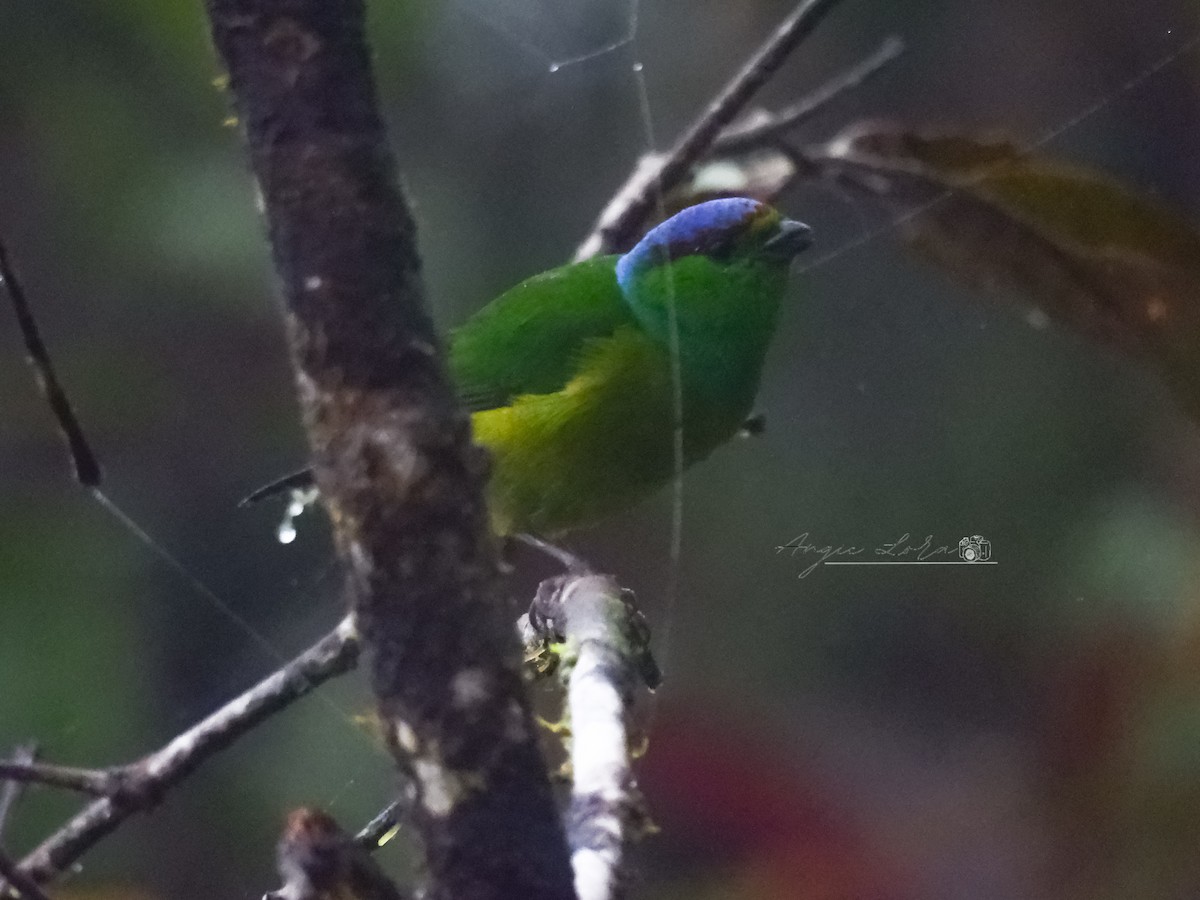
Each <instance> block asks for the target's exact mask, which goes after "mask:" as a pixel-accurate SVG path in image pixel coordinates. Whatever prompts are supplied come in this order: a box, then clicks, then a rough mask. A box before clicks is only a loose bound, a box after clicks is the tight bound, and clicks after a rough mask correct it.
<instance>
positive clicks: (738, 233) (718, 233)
mask: <svg viewBox="0 0 1200 900" xmlns="http://www.w3.org/2000/svg"><path fill="white" fill-rule="evenodd" d="M778 216H779V214H778V213H776V212H775V211H774V210H773V209H772V208H771V207H769V206H767V205H766V204H765V203H760V202H758V201H757V200H749V199H747V198H745V197H733V198H730V199H723V200H709V201H707V202H705V203H698V204H696V205H695V206H689V207H688V208H687V209H685V210H683V211H681V212H678V213H676V214H675V215H673V216H671V218H669V219H667V220H666V221H665V222H663V223H661V224H660V225H657V226H655V227H654V228H652V229H651V230H650V231H649V232H647V234H646V236H645V237H644V238H642V239H641V240H640V241H639V242H638V243H637V246H635V247H634V248H633V249H632V250H630V251H629V252H628V253H626V254H625V255H624V256H622V257H621V258H620V259H619V260H618V261H617V283H618V284H620V286H621V289H622V290H623V291H626V292H628V291H629V288H630V283H631V280H632V279H633V278H634V277H635V276H636V275H637V273H638V272H639V271H641V270H643V269H646V268H649V267H651V266H656V265H661V264H662V263H665V262H668V261H670V260H674V259H679V258H680V257H683V256H693V255H699V254H706V255H712V256H717V255H722V254H725V253H729V252H732V251H733V250H734V249H735V247H736V245H737V244H738V243H739V239H740V238H742V237H743V236H744V235H745V234H746V233H747V231H748V230H749V231H752V230H755V229H756V226H760V225H766V224H767V222H768V221H769V220H770V218H771V217H774V218H776V219H777V218H778Z"/></svg>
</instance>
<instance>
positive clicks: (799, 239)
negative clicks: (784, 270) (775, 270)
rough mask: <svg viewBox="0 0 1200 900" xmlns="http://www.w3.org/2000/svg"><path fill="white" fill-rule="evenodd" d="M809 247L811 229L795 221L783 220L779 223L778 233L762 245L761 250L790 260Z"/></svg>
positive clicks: (810, 243)
mask: <svg viewBox="0 0 1200 900" xmlns="http://www.w3.org/2000/svg"><path fill="white" fill-rule="evenodd" d="M810 246H812V229H811V228H809V227H808V226H807V225H805V224H804V223H803V222H797V221H796V220H795V219H784V220H783V221H781V222H780V223H779V231H778V233H777V234H776V235H775V236H774V237H772V238H771V239H770V240H769V241H767V242H766V244H764V245H763V249H764V250H766V252H767V253H769V254H771V255H772V256H777V257H780V258H782V259H791V258H792V257H793V256H795V255H796V254H797V253H799V252H800V251H802V250H807V249H808V248H809V247H810Z"/></svg>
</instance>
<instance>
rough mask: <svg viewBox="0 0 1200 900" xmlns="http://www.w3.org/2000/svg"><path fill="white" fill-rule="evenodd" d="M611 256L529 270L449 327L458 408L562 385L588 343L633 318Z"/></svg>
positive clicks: (491, 405) (487, 405)
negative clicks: (536, 272)
mask: <svg viewBox="0 0 1200 900" xmlns="http://www.w3.org/2000/svg"><path fill="white" fill-rule="evenodd" d="M616 261H617V257H615V256H605V257H599V258H596V259H590V260H587V261H585V262H581V263H571V264H570V265H566V266H562V267H560V268H557V269H551V270H550V271H548V272H543V273H542V274H540V275H535V276H533V277H532V278H529V279H527V280H526V281H523V282H521V283H520V284H518V285H517V286H516V287H514V288H511V289H510V290H508V291H505V292H504V293H503V294H501V295H500V296H499V297H497V298H496V299H495V300H493V301H492V302H491V303H489V304H488V305H487V306H485V307H484V308H483V309H481V310H480V311H479V312H477V313H476V314H475V315H474V316H472V317H471V318H470V319H468V320H467V321H466V322H465V323H464V324H463V325H462V326H460V327H459V328H456V329H454V330H453V331H452V332H451V334H450V371H451V374H452V375H453V378H454V382H455V385H456V387H457V389H458V395H459V398H460V399H461V401H462V403H463V405H464V406H466V408H467V409H468V410H470V411H471V412H479V411H480V410H485V409H496V408H497V407H500V406H505V405H507V404H508V403H510V402H511V401H512V399H513V398H514V397H518V396H520V395H522V394H549V393H553V392H555V391H557V390H560V389H561V388H562V387H563V386H564V385H566V383H567V382H568V381H570V380H571V377H572V376H573V375H574V374H575V371H576V367H577V364H578V358H579V354H580V352H581V351H582V350H583V348H584V346H585V344H586V343H587V342H588V341H591V340H594V339H596V338H603V337H607V336H609V335H611V334H612V333H613V332H614V331H615V330H616V329H617V328H619V327H620V326H621V325H626V324H630V323H632V322H633V321H634V320H633V317H632V315H631V313H630V312H629V309H628V307H627V305H626V303H625V301H624V298H623V297H622V295H621V291H620V288H619V287H618V286H617V280H616V274H615V268H616Z"/></svg>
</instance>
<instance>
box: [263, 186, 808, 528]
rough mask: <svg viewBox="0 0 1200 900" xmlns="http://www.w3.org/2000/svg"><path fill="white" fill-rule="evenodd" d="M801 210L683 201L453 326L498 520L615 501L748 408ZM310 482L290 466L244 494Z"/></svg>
mask: <svg viewBox="0 0 1200 900" xmlns="http://www.w3.org/2000/svg"><path fill="white" fill-rule="evenodd" d="M810 242H811V239H810V231H809V229H808V227H807V226H806V225H803V224H801V223H799V222H795V221H792V220H791V219H786V218H784V217H783V216H781V215H780V214H779V212H778V211H776V210H775V209H773V208H772V207H770V206H768V205H766V204H764V203H760V202H758V201H755V200H748V199H744V198H734V199H724V200H711V201H708V202H706V203H701V204H698V205H696V206H692V207H689V208H687V209H685V210H683V211H682V212H679V213H677V214H676V215H674V216H672V217H671V218H670V219H667V220H666V221H665V222H663V223H662V224H660V225H658V226H657V227H655V228H654V229H653V230H651V231H650V232H649V233H648V234H646V236H645V237H644V238H642V240H641V241H640V242H639V243H638V244H637V246H635V247H634V248H633V249H632V250H630V251H629V252H628V253H625V254H624V255H619V256H604V257H597V258H594V259H590V260H586V261H584V262H578V263H572V264H570V265H566V266H561V267H560V268H557V269H551V270H550V271H548V272H543V273H542V274H540V275H535V276H534V277H532V278H530V279H528V280H526V281H523V282H521V283H520V284H518V285H517V286H516V287H514V288H512V289H510V290H508V291H506V292H505V293H503V294H501V295H500V296H499V297H497V298H496V299H495V300H493V301H492V302H491V303H490V304H488V305H487V306H485V307H484V308H483V309H481V310H480V311H479V312H478V313H476V314H475V315H474V316H472V317H471V318H470V319H469V320H468V321H467V322H466V323H465V324H464V325H462V326H461V327H459V328H458V329H455V330H454V331H453V332H452V334H451V337H450V344H449V366H450V372H451V374H452V376H453V379H454V382H455V384H456V385H457V388H458V394H459V397H460V398H461V400H462V402H463V404H464V405H465V406H466V408H467V409H468V410H470V412H471V413H472V415H471V425H472V428H473V431H474V435H475V439H476V440H477V441H478V442H479V443H480V444H482V445H483V446H485V447H487V448H488V450H490V451H491V454H492V460H493V467H492V474H491V479H490V481H489V483H488V497H487V499H488V505H489V510H490V513H491V520H492V527H493V529H494V530H495V532H496V533H497V534H499V535H514V534H533V535H538V536H541V537H555V536H557V535H560V534H562V533H563V532H566V531H570V530H572V529H574V528H578V527H580V526H583V525H588V524H591V523H593V522H596V521H597V520H599V519H602V518H604V517H605V516H607V515H609V514H611V513H614V512H617V511H619V510H622V509H625V508H626V507H629V506H631V505H633V504H634V503H636V502H638V501H639V500H642V499H643V498H645V497H647V496H649V495H650V494H652V493H654V492H655V491H656V490H658V489H659V488H661V487H662V486H663V485H665V484H667V483H668V482H669V481H670V480H671V479H672V477H673V476H674V474H675V471H676V468H677V460H676V456H677V448H676V428H675V423H676V421H677V417H678V413H682V444H683V448H682V449H683V454H682V456H683V458H682V463H683V465H684V466H690V465H691V464H693V463H695V462H697V461H699V460H702V459H704V458H705V457H707V456H708V455H709V454H710V453H711V452H712V451H713V450H714V449H716V448H717V447H718V446H720V445H721V444H723V443H724V442H726V441H728V440H729V439H730V438H732V437H733V436H734V435H735V434H737V432H738V431H739V430H740V429H741V427H742V426H743V424H744V423H745V421H746V419H747V417H748V416H749V415H750V412H751V408H752V405H753V403H754V397H755V394H756V393H757V391H758V383H759V376H760V373H761V371H762V365H763V358H764V356H765V354H766V351H767V347H768V345H769V344H770V341H771V337H772V335H773V334H774V332H775V323H776V318H777V313H778V310H779V305H780V301H781V300H782V298H783V295H784V291H785V289H786V286H787V280H788V269H789V265H790V263H791V261H792V259H793V258H794V257H795V256H796V254H797V253H799V252H800V251H801V250H803V249H804V248H805V247H807V246H808V245H809V244H810ZM303 484H311V475H310V474H309V473H308V472H301V473H296V474H295V475H292V476H288V477H287V478H285V479H282V480H281V481H278V482H276V483H274V484H273V485H268V486H267V487H265V488H263V489H261V490H260V491H257V492H255V494H253V495H251V497H249V498H247V501H253V500H257V499H259V498H261V497H263V496H267V495H270V494H273V493H277V492H279V491H280V490H283V489H285V488H289V487H298V486H300V485H303Z"/></svg>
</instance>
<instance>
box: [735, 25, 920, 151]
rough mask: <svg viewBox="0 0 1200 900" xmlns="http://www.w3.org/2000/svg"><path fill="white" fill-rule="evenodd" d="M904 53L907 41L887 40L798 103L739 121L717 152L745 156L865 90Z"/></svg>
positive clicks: (896, 37)
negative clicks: (841, 100)
mask: <svg viewBox="0 0 1200 900" xmlns="http://www.w3.org/2000/svg"><path fill="white" fill-rule="evenodd" d="M903 52H904V41H903V40H902V39H901V38H900V37H898V36H897V35H892V36H891V37H889V38H887V39H886V40H884V42H883V43H882V44H880V45H879V47H878V49H876V50H875V52H874V53H872V54H871V55H870V56H868V57H866V58H865V59H863V60H861V61H860V62H858V63H857V64H855V65H854V66H852V67H851V68H849V69H847V70H846V71H845V72H842V73H841V74H839V75H836V76H834V77H833V78H831V79H830V80H829V81H827V82H825V83H824V84H823V85H821V86H820V87H819V88H817V89H816V90H815V91H813V92H812V93H811V94H809V95H808V96H806V97H804V98H803V99H802V100H800V101H799V102H798V103H795V104H793V105H792V106H789V107H787V108H785V109H782V110H780V111H779V112H775V113H766V112H764V113H761V114H760V115H757V116H751V117H750V118H749V119H748V120H747V121H745V122H743V123H738V122H735V123H734V124H733V125H730V126H729V127H728V128H726V129H725V130H724V131H722V132H721V133H720V134H719V135H718V136H717V138H716V140H715V141H713V144H712V152H713V153H728V154H733V153H745V152H746V151H748V150H754V149H755V148H757V147H761V146H763V145H764V144H767V143H770V142H771V141H772V140H774V139H776V138H778V137H781V136H782V135H783V134H784V133H786V132H788V131H790V130H792V129H793V128H797V127H799V126H800V125H802V124H804V123H805V122H807V121H809V120H810V119H811V118H812V117H813V116H815V115H816V114H817V113H819V112H821V111H822V110H824V109H826V108H827V107H828V106H829V105H830V104H831V103H833V102H834V101H835V100H838V99H839V98H841V97H842V95H843V94H846V93H847V92H849V91H852V90H855V89H857V88H859V87H862V85H864V84H865V83H866V82H867V81H869V80H870V79H871V78H872V77H874V76H875V75H878V74H879V73H880V72H882V71H883V70H884V69H885V68H887V66H888V65H889V64H890V63H891V62H892V61H893V60H895V59H896V58H897V57H898V56H900V54H901V53H903Z"/></svg>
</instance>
